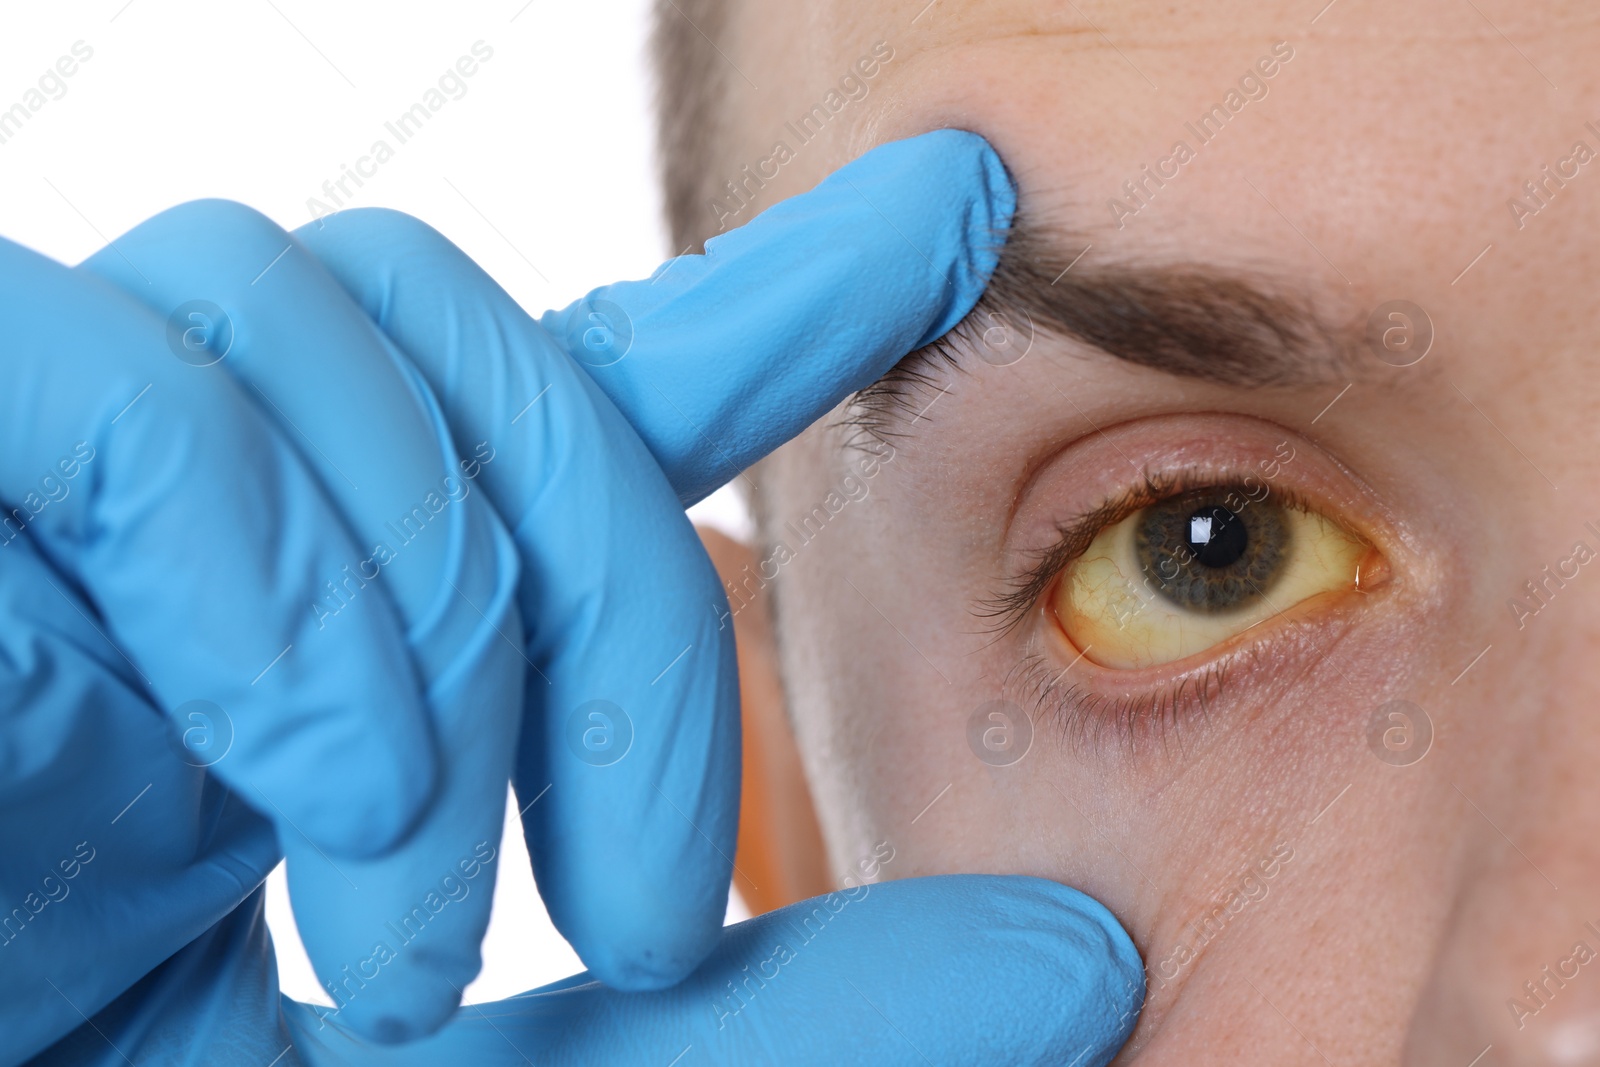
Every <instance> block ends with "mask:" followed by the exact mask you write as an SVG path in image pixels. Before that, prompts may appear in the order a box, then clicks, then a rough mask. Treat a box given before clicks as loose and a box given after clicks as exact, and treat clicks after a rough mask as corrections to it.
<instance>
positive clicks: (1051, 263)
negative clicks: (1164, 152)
mask: <svg viewBox="0 0 1600 1067" xmlns="http://www.w3.org/2000/svg"><path fill="white" fill-rule="evenodd" d="M1056 236H1057V235H1056V234H1055V233H1054V232H1053V231H1048V230H1045V229H1043V228H1042V227H1040V226H1039V225H1038V224H1036V223H1035V221H1034V220H1032V219H1031V218H1028V217H1026V216H1023V215H1020V214H1019V216H1018V217H1017V219H1016V221H1015V222H1014V224H1013V227H1012V229H1011V232H1010V234H1009V236H1008V238H1007V240H1006V242H1005V245H1004V247H1003V249H1002V250H1001V254H1000V260H999V264H998V266H997V267H996V268H995V272H994V275H993V277H992V278H991V279H990V281H989V286H988V288H987V289H986V290H985V291H984V295H983V297H982V299H980V300H979V302H978V304H977V305H976V306H975V307H974V308H973V310H972V312H971V313H970V314H968V316H967V317H966V318H965V319H963V320H962V321H961V323H960V324H958V325H957V326H956V328H955V329H953V330H951V331H950V332H949V333H947V334H946V335H945V336H944V337H941V338H940V339H939V340H937V341H934V342H933V343H932V344H930V345H927V346H925V347H923V348H921V349H918V350H917V351H915V352H913V353H911V354H910V355H908V356H907V357H905V358H904V359H902V360H901V361H900V362H899V363H898V364H896V365H895V366H894V368H893V369H891V370H890V371H889V373H888V374H886V375H885V376H884V377H882V378H880V379H879V380H878V381H877V382H875V383H873V384H872V385H870V386H868V387H867V388H865V389H863V390H861V391H860V392H858V393H857V394H856V395H855V397H854V399H853V402H852V404H851V405H850V409H849V410H850V415H849V416H848V418H847V419H846V420H845V421H846V422H848V423H849V424H851V425H853V426H855V427H856V428H858V429H861V430H865V431H867V432H869V433H871V434H872V435H874V436H893V435H902V436H903V435H904V434H905V432H906V430H907V429H908V426H907V423H908V422H914V421H916V420H917V418H918V417H919V416H918V408H919V406H920V405H921V404H922V403H925V402H926V401H925V398H926V396H927V394H928V392H929V390H933V389H936V388H937V387H938V384H939V381H940V379H941V378H943V377H945V375H944V374H943V373H942V372H943V371H944V370H948V369H951V368H959V367H960V365H961V360H962V359H965V358H973V357H974V355H975V353H976V352H977V350H978V349H980V348H981V347H982V346H983V345H984V341H983V334H984V332H985V330H986V329H991V328H993V326H994V325H996V317H998V320H999V323H1002V324H1004V325H1005V326H1006V327H1007V328H1008V329H1010V330H1019V331H1028V330H1032V331H1033V332H1034V333H1035V334H1036V335H1037V334H1045V335H1053V336H1056V337H1061V338H1066V339H1069V340H1073V341H1077V342H1080V343H1082V344H1084V345H1087V346H1089V347H1090V348H1093V349H1095V350H1097V351H1099V352H1101V353H1103V354H1105V355H1109V356H1112V357H1114V358H1116V359H1120V360H1124V361H1126V362H1128V363H1132V364H1136V365H1138V366H1141V367H1148V368H1151V369H1153V370H1158V371H1161V372H1163V373H1166V374H1170V375H1173V376H1175V377H1179V378H1189V379H1195V380H1199V381H1205V382H1210V383H1213V384H1216V385H1222V386H1228V387H1232V388H1240V389H1261V388H1272V387H1281V388H1303V387H1309V386H1320V385H1328V384H1330V383H1338V382H1345V381H1349V380H1350V379H1352V378H1353V377H1355V376H1356V372H1357V367H1356V352H1357V346H1358V345H1359V343H1360V341H1361V331H1360V329H1359V324H1355V325H1351V324H1348V323H1344V324H1334V323H1330V322H1328V321H1326V320H1325V319H1324V318H1323V317H1322V316H1321V315H1320V314H1319V313H1318V311H1317V310H1316V309H1315V307H1314V306H1313V303H1312V301H1311V299H1310V297H1309V296H1307V295H1305V294H1303V293H1299V292H1295V291H1293V290H1288V289H1285V288H1284V287H1283V286H1282V285H1279V284H1277V282H1276V281H1275V280H1274V279H1273V278H1272V277H1269V276H1268V275H1267V273H1266V272H1265V271H1256V272H1243V271H1239V270H1236V269H1224V268H1221V267H1215V266H1209V265H1203V264H1185V263H1177V264H1154V265H1149V266H1143V265H1138V264H1132V263H1121V264H1113V265H1109V266H1105V267H1100V268H1089V269H1080V270H1077V271H1074V270H1073V269H1072V267H1073V265H1074V264H1075V261H1072V262H1069V260H1070V259H1071V257H1070V255H1069V256H1062V255H1061V254H1060V253H1059V251H1058V249H1059V248H1060V246H1061V245H1062V244H1063V243H1065V242H1063V241H1061V240H1059V239H1052V238H1055V237H1056ZM1059 236H1061V237H1064V236H1066V235H1065V234H1061V235H1059ZM1063 263H1068V266H1067V267H1066V268H1065V269H1063V267H1062V266H1061V265H1062V264H1063ZM1023 335H1024V336H1026V333H1024V334H1023Z"/></svg>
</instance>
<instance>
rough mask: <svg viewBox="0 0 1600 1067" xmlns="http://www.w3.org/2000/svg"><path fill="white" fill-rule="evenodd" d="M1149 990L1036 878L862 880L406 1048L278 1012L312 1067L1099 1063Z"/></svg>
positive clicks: (1134, 964)
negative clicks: (674, 969) (640, 968)
mask: <svg viewBox="0 0 1600 1067" xmlns="http://www.w3.org/2000/svg"><path fill="white" fill-rule="evenodd" d="M1143 994H1144V969H1143V966H1142V965H1141V963H1140V960H1139V956H1138V953H1136V952H1135V951H1134V948H1133V945H1132V944H1131V943H1130V942H1129V941H1128V938H1127V935H1126V934H1124V933H1123V932H1122V927H1120V926H1119V925H1117V921H1116V919H1114V918H1112V917H1111V914H1110V912H1108V911H1106V910H1105V909H1104V908H1103V907H1101V906H1100V905H1099V904H1096V903H1095V902H1094V901H1093V900H1090V899H1089V898H1088V897H1086V896H1084V895H1083V894H1081V893H1079V892H1077V891H1076V890H1073V889H1068V888H1067V887H1066V886H1063V885H1059V884H1057V883H1055V882H1049V881H1045V880H1044V879H1041V878H1025V877H1021V876H1011V877H996V876H989V875H971V874H961V875H936V876H933V877H926V878H907V879H904V880H902V881H895V882H885V883H883V884H881V885H861V886H857V887H855V888H854V889H847V890H842V891H840V892H838V893H832V894H829V895H828V896H825V897H818V898H816V899H815V900H808V901H804V902H802V903H799V904H795V905H792V906H790V907H787V908H782V909H780V910H778V911H775V912H769V913H768V914H766V915H762V916H760V917H758V918H755V919H751V920H749V921H748V922H742V923H739V924H738V925H736V926H730V927H727V928H726V930H725V931H724V932H723V935H722V940H721V944H719V945H718V947H717V950H716V951H715V952H714V953H713V954H712V955H711V958H710V959H708V960H707V961H706V962H705V963H704V964H702V965H701V967H700V968H699V969H698V970H696V971H695V972H694V973H693V974H692V975H690V976H689V977H688V978H687V979H686V980H685V981H683V982H682V983H680V984H679V985H676V986H673V987H672V988H671V989H666V990H661V991H658V992H653V993H620V992H617V991H615V990H612V989H608V988H606V987H605V986H604V985H602V984H601V983H600V982H598V981H597V980H595V978H594V976H593V975H592V974H579V975H574V976H573V977H571V978H569V979H566V980H565V981H562V982H556V983H554V984H552V985H549V986H546V987H545V988H543V989H540V990H535V991H533V992H531V993H524V994H523V995H522V996H519V997H511V998H509V999H507V1000H502V1001H498V1002H496V1003H493V1004H478V1005H470V1006H468V1007H465V1008H462V1009H461V1010H460V1011H459V1012H458V1013H457V1015H456V1019H455V1020H454V1021H453V1022H452V1023H451V1024H450V1025H449V1026H447V1027H446V1028H445V1029H444V1030H442V1031H441V1032H439V1033H438V1034H435V1035H434V1036H432V1037H430V1038H426V1039H424V1040H422V1041H419V1042H417V1043H416V1044H414V1045H402V1046H390V1047H386V1048H374V1047H372V1046H370V1045H364V1044H362V1043H361V1042H360V1041H357V1040H354V1039H352V1038H351V1037H350V1036H349V1035H347V1034H344V1033H341V1032H339V1031H338V1030H337V1029H336V1028H334V1027H319V1025H318V1022H319V1021H318V1019H317V1018H316V1017H315V1016H314V1015H313V1014H312V1013H311V1012H310V1010H309V1009H307V1008H306V1006H305V1005H302V1004H291V1005H290V1006H289V1007H288V1008H287V1009H286V1015H287V1017H288V1022H289V1036H290V1038H291V1039H292V1040H293V1042H294V1047H295V1050H296V1052H298V1053H299V1055H300V1056H301V1058H302V1059H303V1060H304V1062H305V1063H307V1064H311V1065H314V1067H334V1065H337V1067H346V1065H348V1067H437V1065H440V1064H457V1063H459V1064H474V1065H480V1064H507V1065H511V1064H538V1065H539V1067H567V1065H573V1067H589V1065H610V1064H641V1063H642V1064H656V1065H658V1067H705V1065H707V1064H728V1065H735V1067H748V1065H752V1064H762V1065H765V1064H800V1065H804V1067H812V1065H815V1064H836V1063H837V1064H872V1065H874V1067H894V1065H901V1064H904V1065H906V1067H926V1065H927V1064H930V1063H936V1064H983V1065H985V1067H990V1065H1008V1067H1009V1065H1024V1064H1026V1065H1038V1067H1089V1065H1093V1067H1103V1065H1104V1064H1105V1063H1106V1062H1107V1061H1109V1060H1110V1059H1111V1058H1112V1057H1113V1056H1115V1055H1116V1053H1117V1050H1118V1049H1119V1048H1121V1047H1122V1044H1123V1042H1125V1041H1126V1040H1127V1038H1128V1034H1129V1033H1130V1032H1131V1031H1132V1029H1133V1024H1134V1020H1135V1018H1136V1016H1137V1014H1138V1011H1139V1006H1140V1003H1141V1001H1142V998H1143Z"/></svg>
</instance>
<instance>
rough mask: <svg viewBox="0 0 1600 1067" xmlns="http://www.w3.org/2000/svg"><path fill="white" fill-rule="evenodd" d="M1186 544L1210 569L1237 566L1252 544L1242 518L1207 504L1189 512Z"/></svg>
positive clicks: (1196, 557) (1216, 505)
mask: <svg viewBox="0 0 1600 1067" xmlns="http://www.w3.org/2000/svg"><path fill="white" fill-rule="evenodd" d="M1184 526H1185V534H1186V543H1187V545H1188V548H1189V551H1190V552H1193V553H1194V558H1195V559H1196V560H1197V561H1199V562H1200V563H1201V564H1202V565H1204V566H1207V567H1227V566H1230V565H1232V564H1234V563H1237V562H1238V561H1239V560H1240V559H1241V558H1242V557H1243V556H1244V551H1245V548H1246V546H1247V545H1248V543H1249V535H1248V534H1247V533H1246V531H1245V527H1244V523H1243V522H1240V521H1239V517H1238V516H1237V515H1235V514H1234V513H1233V512H1231V511H1229V510H1228V509H1227V508H1225V507H1223V506H1222V505H1220V504H1207V505H1205V506H1204V507H1199V508H1196V509H1195V510H1194V511H1192V512H1190V513H1189V520H1188V522H1186V523H1185V524H1184Z"/></svg>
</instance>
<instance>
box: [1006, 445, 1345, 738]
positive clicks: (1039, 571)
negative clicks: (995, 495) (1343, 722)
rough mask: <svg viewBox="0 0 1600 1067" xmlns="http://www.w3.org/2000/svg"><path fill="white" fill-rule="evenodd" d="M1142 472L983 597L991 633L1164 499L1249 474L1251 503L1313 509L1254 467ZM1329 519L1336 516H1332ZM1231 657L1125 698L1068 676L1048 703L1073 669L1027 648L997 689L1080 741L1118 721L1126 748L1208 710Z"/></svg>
mask: <svg viewBox="0 0 1600 1067" xmlns="http://www.w3.org/2000/svg"><path fill="white" fill-rule="evenodd" d="M1142 477H1143V481H1142V483H1141V484H1140V485H1137V486H1132V487H1130V488H1128V489H1126V490H1124V491H1123V492H1121V493H1119V494H1117V495H1116V496H1114V497H1112V498H1110V499H1108V500H1106V501H1104V502H1103V503H1101V504H1099V505H1097V506H1096V507H1093V508H1091V509H1089V510H1088V511H1085V512H1083V513H1082V514H1080V515H1078V516H1077V517H1075V518H1073V519H1070V520H1068V521H1067V522H1064V523H1061V524H1059V525H1058V526H1057V528H1056V530H1057V539H1056V541H1055V543H1054V544H1052V545H1051V546H1050V547H1049V548H1046V549H1045V550H1044V551H1042V552H1039V553H1037V554H1036V555H1035V562H1034V563H1033V565H1032V566H1030V567H1029V568H1028V569H1027V570H1025V571H1024V572H1023V573H1022V574H1021V575H1019V576H1017V577H1016V578H1014V579H1013V580H1012V581H1011V583H1010V584H1011V588H1010V589H1008V590H1007V591H1006V592H1004V593H1001V594H1000V595H998V596H996V597H994V598H992V599H990V600H988V601H986V602H985V603H984V605H983V607H982V608H981V610H980V611H979V612H978V615H979V616H980V617H983V618H990V619H995V620H997V623H996V625H995V626H993V627H992V628H991V629H992V631H993V632H995V633H996V634H997V639H998V636H1002V635H1004V634H1005V633H1007V632H1010V631H1012V630H1014V629H1015V628H1016V627H1017V626H1018V625H1020V624H1021V623H1022V622H1023V621H1024V620H1026V619H1027V618H1028V617H1029V616H1030V615H1031V614H1032V613H1033V611H1034V610H1035V609H1036V608H1039V607H1040V605H1041V602H1042V600H1043V599H1044V597H1045V595H1046V594H1047V593H1048V592H1049V590H1050V587H1051V585H1052V584H1053V583H1054V582H1055V581H1056V579H1057V578H1058V577H1059V576H1060V575H1061V573H1062V571H1064V570H1065V569H1066V568H1067V567H1068V566H1070V565H1071V564H1072V562H1073V561H1074V560H1076V559H1077V558H1078V557H1079V556H1081V555H1083V553H1084V552H1085V551H1086V550H1087V549H1088V547H1089V545H1090V544H1091V543H1092V542H1093V541H1094V539H1095V537H1096V536H1098V535H1099V534H1100V532H1101V531H1102V530H1104V529H1105V528H1106V527H1108V526H1113V525H1115V524H1117V523H1119V522H1121V521H1122V520H1123V519H1126V518H1127V517H1128V516H1130V515H1133V514H1135V513H1137V512H1139V511H1141V510H1143V509H1144V508H1147V507H1150V506H1151V505H1153V504H1157V503H1159V502H1161V501H1162V500H1165V499H1167V498H1169V497H1173V496H1177V495H1179V494H1182V493H1186V492H1190V491H1193V490H1199V489H1219V488H1232V487H1235V486H1246V487H1248V484H1249V479H1251V478H1255V479H1257V480H1258V481H1259V482H1260V483H1261V485H1262V487H1263V489H1264V492H1263V493H1262V495H1261V496H1259V497H1256V496H1251V497H1249V498H1248V499H1249V500H1250V502H1252V503H1260V502H1261V501H1263V500H1266V499H1267V498H1268V497H1269V496H1275V497H1276V498H1277V500H1278V503H1279V504H1280V505H1281V506H1283V507H1289V508H1300V509H1303V510H1311V504H1310V502H1309V500H1308V499H1307V498H1306V497H1304V496H1303V495H1302V494H1300V493H1298V492H1296V491H1295V490H1293V489H1291V488H1287V487H1282V486H1278V485H1275V484H1272V479H1270V478H1268V477H1265V476H1263V475H1261V474H1260V473H1258V472H1255V471H1250V472H1248V473H1246V474H1232V475H1230V474H1226V473H1223V474H1217V473H1215V472H1204V473H1202V472H1199V471H1192V470H1191V471H1181V472H1177V473H1171V474H1168V473H1152V472H1151V471H1149V470H1148V469H1146V470H1145V471H1144V472H1143V475H1142ZM1330 518H1331V517H1330ZM1332 521H1335V522H1336V521H1337V519H1333V520H1332ZM1243 651H1244V652H1245V653H1246V654H1247V655H1249V656H1250V657H1252V658H1254V657H1255V656H1256V655H1258V650H1257V649H1256V648H1254V647H1250V648H1247V649H1245V650H1243ZM1236 658H1237V657H1226V658H1224V659H1222V660H1219V661H1217V662H1213V663H1210V664H1208V665H1207V666H1206V668H1205V670H1204V671H1202V672H1201V673H1200V674H1199V675H1198V676H1196V675H1193V674H1189V675H1185V676H1183V677H1181V678H1178V679H1176V680H1175V681H1173V682H1170V683H1167V684H1165V685H1163V686H1160V687H1158V688H1157V689H1155V690H1154V691H1152V692H1147V693H1140V694H1134V695H1131V696H1124V697H1117V698H1111V697H1105V696H1102V695H1100V694H1098V693H1094V692H1091V691H1089V690H1088V689H1087V688H1086V687H1085V686H1084V685H1083V684H1082V683H1078V682H1074V683H1073V684H1072V685H1071V686H1070V687H1069V688H1068V689H1066V690H1065V691H1063V692H1061V693H1060V694H1059V695H1058V696H1056V697H1055V698H1054V699H1053V707H1052V706H1051V701H1052V696H1051V694H1052V692H1053V691H1054V690H1055V689H1056V686H1057V685H1059V684H1060V682H1061V679H1062V678H1063V677H1064V676H1065V675H1066V673H1067V671H1068V670H1071V667H1070V666H1069V667H1068V668H1066V670H1060V669H1058V668H1057V666H1056V665H1055V664H1053V663H1050V662H1047V660H1046V658H1045V655H1044V654H1043V652H1041V651H1039V650H1038V649H1037V648H1030V650H1029V651H1028V652H1027V653H1026V655H1025V656H1024V657H1023V659H1022V661H1021V662H1020V663H1018V664H1017V666H1016V667H1015V668H1013V669H1012V671H1011V672H1010V673H1009V674H1008V675H1007V677H1006V679H1005V682H1004V684H1003V686H1002V690H1003V691H1004V692H1006V693H1016V694H1019V695H1020V696H1022V697H1023V698H1024V699H1025V700H1026V701H1027V702H1028V703H1030V704H1031V705H1032V709H1031V714H1032V715H1033V717H1034V718H1037V717H1038V714H1039V712H1041V711H1043V710H1045V709H1046V708H1047V707H1049V708H1050V710H1051V713H1052V716H1053V718H1055V719H1056V721H1057V722H1058V723H1059V724H1060V725H1061V726H1062V728H1063V730H1064V732H1066V733H1069V734H1076V735H1077V738H1076V739H1077V740H1079V741H1083V740H1086V739H1087V740H1091V741H1092V740H1097V739H1098V736H1099V731H1100V729H1101V728H1103V727H1106V726H1111V727H1116V728H1117V732H1118V733H1119V734H1120V735H1121V736H1122V737H1123V739H1124V741H1125V742H1126V744H1127V746H1128V748H1129V749H1130V750H1132V749H1133V748H1134V746H1135V745H1136V743H1137V742H1138V741H1139V740H1140V739H1141V738H1142V737H1144V736H1145V734H1146V733H1149V734H1152V735H1154V736H1155V737H1157V738H1164V737H1165V736H1166V733H1167V731H1168V730H1169V729H1170V728H1172V727H1174V726H1176V725H1178V724H1179V723H1180V722H1182V721H1183V720H1184V719H1185V718H1186V717H1187V716H1188V715H1190V714H1191V713H1196V714H1198V715H1199V716H1200V717H1201V718H1202V719H1203V718H1204V717H1205V716H1206V714H1207V713H1208V711H1209V708H1208V705H1209V703H1210V701H1212V700H1216V699H1218V698H1220V697H1221V695H1222V689H1223V685H1224V683H1225V682H1226V680H1227V675H1228V672H1229V669H1230V667H1231V665H1232V663H1231V661H1232V660H1234V659H1236Z"/></svg>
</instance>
